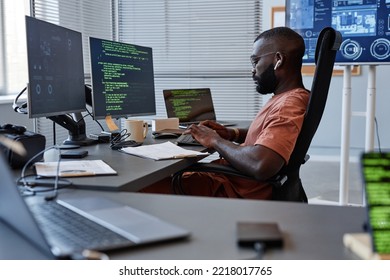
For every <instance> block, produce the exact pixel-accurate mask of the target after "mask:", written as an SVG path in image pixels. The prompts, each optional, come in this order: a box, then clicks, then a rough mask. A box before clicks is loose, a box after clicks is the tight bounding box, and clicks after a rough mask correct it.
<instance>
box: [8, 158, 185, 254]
mask: <svg viewBox="0 0 390 280" xmlns="http://www.w3.org/2000/svg"><path fill="white" fill-rule="evenodd" d="M0 176H1V178H2V181H1V186H0V219H2V220H3V221H4V222H6V223H7V224H8V225H10V226H11V227H13V228H14V229H15V230H16V231H18V232H19V233H20V234H21V235H23V236H24V237H25V238H26V239H28V240H29V241H30V242H31V243H32V244H34V245H35V246H36V247H37V248H38V249H40V250H41V251H42V252H43V253H44V254H45V255H47V256H48V257H49V258H53V259H54V258H75V256H76V258H77V256H82V255H83V253H84V252H85V251H89V252H91V251H93V252H97V253H98V252H106V251H108V250H113V249H120V248H127V247H131V246H137V245H140V244H146V243H152V242H158V241H165V240H172V239H178V238H185V237H187V236H189V234H190V233H189V231H187V230H186V229H183V228H180V227H178V226H176V225H173V224H170V223H167V222H165V221H162V220H160V219H158V218H157V217H154V216H152V215H150V214H147V213H144V212H142V211H139V210H137V209H134V208H131V207H129V206H126V205H122V204H119V203H117V202H115V201H112V200H108V199H104V198H100V197H92V196H91V197H88V198H84V199H83V198H73V199H70V198H69V199H65V198H64V199H57V200H56V201H54V200H53V201H46V200H44V199H43V197H42V198H41V197H29V198H27V199H24V198H23V197H22V196H21V193H20V192H19V189H18V188H17V186H16V183H15V181H14V178H13V177H12V175H11V172H10V168H9V166H8V165H7V163H6V162H5V160H4V159H3V155H2V154H0ZM60 197H61V195H60ZM26 202H27V203H26ZM49 205H55V206H56V207H60V208H61V211H65V212H67V211H70V212H72V214H75V218H74V219H73V220H72V222H73V223H76V222H77V220H80V221H81V224H80V225H75V226H73V228H72V229H70V230H69V227H68V226H66V225H62V222H63V219H62V218H61V216H60V215H59V214H58V213H55V212H52V211H53V210H49V209H45V208H46V207H49ZM37 206H43V209H44V211H45V212H43V213H36V210H33V209H42V208H40V207H38V208H37ZM33 212H34V213H33ZM38 214H44V215H43V216H48V217H46V218H49V219H50V218H51V222H50V221H49V222H46V223H44V222H43V218H42V215H38ZM82 226H85V227H86V228H87V229H85V231H86V230H88V228H93V231H97V230H99V234H98V235H99V236H98V237H101V236H100V235H103V233H100V230H102V229H103V230H104V231H105V230H106V229H109V230H110V231H111V232H112V233H110V238H108V237H107V238H106V240H104V241H97V239H94V240H93V241H94V243H93V244H92V245H90V246H83V245H82V246H80V245H79V244H76V245H73V243H72V244H68V243H67V242H66V241H67V239H68V235H72V234H73V235H77V236H80V235H89V233H86V232H84V229H81V227H82ZM60 227H63V228H60ZM56 231H57V232H58V231H59V232H58V233H59V234H61V237H60V238H56V237H54V235H53V234H54V233H55V232H56ZM75 231H78V232H75ZM111 236H115V239H111ZM98 237H97V238H98Z"/></svg>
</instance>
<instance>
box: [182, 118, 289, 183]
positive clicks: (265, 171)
mask: <svg viewBox="0 0 390 280" xmlns="http://www.w3.org/2000/svg"><path fill="white" fill-rule="evenodd" d="M189 130H190V132H191V134H192V136H193V137H194V138H195V139H196V140H197V141H199V142H200V143H201V144H202V145H204V146H205V147H207V148H211V149H214V150H216V151H217V152H218V153H219V154H220V155H221V156H222V157H224V158H225V159H226V160H227V161H228V162H229V163H230V164H231V165H232V166H233V167H235V168H236V169H238V170H239V171H241V172H242V173H243V174H246V175H249V176H252V177H254V178H255V179H257V180H267V179H269V178H270V177H272V176H274V175H275V174H276V173H277V172H278V171H279V170H280V169H281V168H282V167H283V165H284V164H285V161H284V159H283V158H282V157H281V156H280V155H279V154H278V153H276V152H274V151H273V150H271V149H269V148H267V147H265V146H262V145H254V146H239V145H236V144H234V143H232V142H231V141H229V140H226V139H224V138H222V137H221V136H220V135H219V134H218V133H217V132H216V131H215V130H213V129H212V128H210V127H206V126H204V125H197V126H196V125H194V126H191V127H190V128H189ZM227 131H228V130H227Z"/></svg>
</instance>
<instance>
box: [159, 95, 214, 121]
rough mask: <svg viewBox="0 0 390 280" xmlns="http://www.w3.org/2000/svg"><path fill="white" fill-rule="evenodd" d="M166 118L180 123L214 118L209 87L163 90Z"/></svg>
mask: <svg viewBox="0 0 390 280" xmlns="http://www.w3.org/2000/svg"><path fill="white" fill-rule="evenodd" d="M163 94H164V101H165V108H166V110H167V116H168V118H178V119H179V122H180V123H183V122H199V121H204V120H214V121H215V120H216V117H215V111H214V105H213V101H212V98H211V92H210V89H209V88H198V89H170V90H164V91H163Z"/></svg>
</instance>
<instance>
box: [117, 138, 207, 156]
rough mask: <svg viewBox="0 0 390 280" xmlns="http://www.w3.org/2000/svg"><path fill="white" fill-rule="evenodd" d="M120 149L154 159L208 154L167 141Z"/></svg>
mask: <svg viewBox="0 0 390 280" xmlns="http://www.w3.org/2000/svg"><path fill="white" fill-rule="evenodd" d="M121 151H123V152H125V153H127V154H131V155H135V156H139V157H143V158H150V159H154V160H161V159H175V158H185V157H196V156H206V155H209V153H204V152H198V151H193V150H188V149H184V148H182V147H179V146H177V145H176V144H173V143H172V142H169V141H167V142H164V143H161V144H153V145H144V146H138V147H126V148H123V149H121Z"/></svg>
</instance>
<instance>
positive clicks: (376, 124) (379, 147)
mask: <svg viewBox="0 0 390 280" xmlns="http://www.w3.org/2000/svg"><path fill="white" fill-rule="evenodd" d="M374 121H375V129H376V137H377V141H378V150H379V153H382V151H381V141H380V137H379V126H378V120H377V118H376V117H375V118H374Z"/></svg>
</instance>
